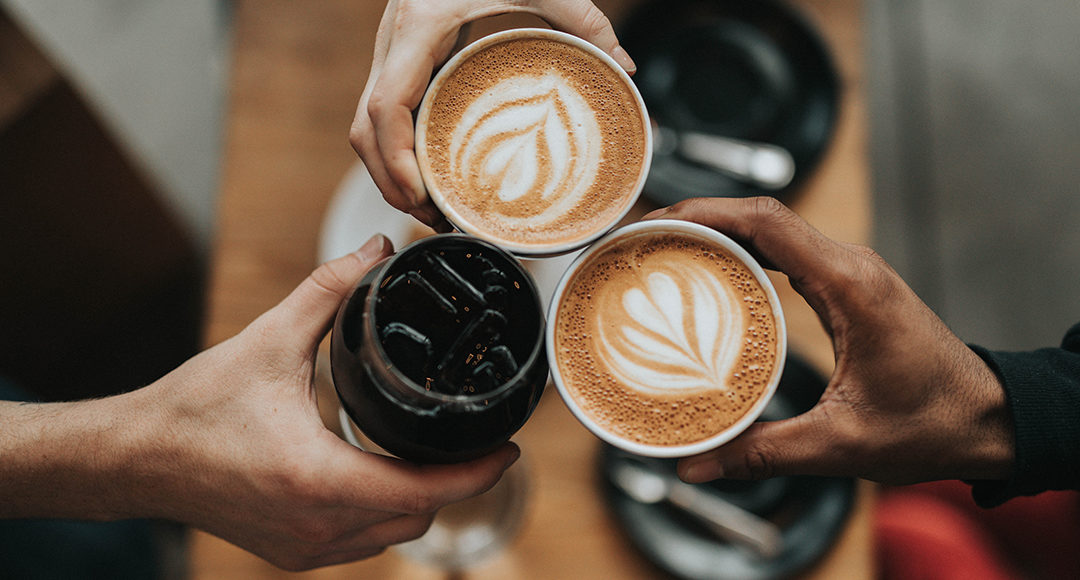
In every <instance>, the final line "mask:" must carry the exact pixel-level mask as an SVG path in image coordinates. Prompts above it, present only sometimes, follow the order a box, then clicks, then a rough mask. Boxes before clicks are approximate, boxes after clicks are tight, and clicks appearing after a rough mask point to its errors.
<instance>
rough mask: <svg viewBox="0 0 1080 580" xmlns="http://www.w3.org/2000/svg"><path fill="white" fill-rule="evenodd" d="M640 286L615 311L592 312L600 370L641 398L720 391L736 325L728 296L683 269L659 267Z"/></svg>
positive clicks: (707, 278) (737, 311)
mask: <svg viewBox="0 0 1080 580" xmlns="http://www.w3.org/2000/svg"><path fill="white" fill-rule="evenodd" d="M664 270H672V271H671V272H670V273H669V272H665V271H664ZM643 282H644V288H639V287H634V288H631V289H629V290H627V291H626V292H625V293H624V294H623V296H622V311H621V312H620V311H619V310H618V309H617V307H615V308H613V307H612V306H613V305H610V304H601V305H600V306H599V308H598V310H599V313H598V322H599V324H598V325H597V326H598V328H599V331H600V337H599V343H598V349H597V355H599V356H600V357H601V358H602V359H603V362H604V364H605V365H607V366H608V367H609V368H611V369H612V373H613V374H614V375H616V376H617V377H618V379H619V380H620V382H622V383H623V384H624V385H626V386H628V387H630V388H632V389H635V390H637V391H640V392H643V393H653V394H675V393H678V392H687V391H695V390H709V389H717V390H721V391H728V390H729V389H730V387H729V386H728V385H727V384H726V383H725V377H726V376H727V375H728V374H729V373H730V372H731V368H732V366H734V364H735V361H736V359H737V358H738V356H739V346H740V345H739V341H738V336H739V334H740V333H739V330H740V329H741V327H742V324H743V319H742V318H743V317H742V311H741V307H740V306H739V305H738V304H735V303H734V301H735V300H736V297H735V296H734V295H733V294H732V292H731V291H730V290H729V289H728V288H726V287H725V286H724V285H723V284H721V283H720V281H719V280H718V279H717V278H716V277H715V276H711V275H708V274H707V273H706V272H704V271H702V270H701V269H697V268H690V267H687V265H686V264H675V265H665V266H663V267H662V268H660V269H657V270H656V271H653V272H651V273H649V274H647V275H646V276H645V279H644V280H643ZM611 312H614V316H612V314H610V313H611ZM612 319H613V320H612Z"/></svg>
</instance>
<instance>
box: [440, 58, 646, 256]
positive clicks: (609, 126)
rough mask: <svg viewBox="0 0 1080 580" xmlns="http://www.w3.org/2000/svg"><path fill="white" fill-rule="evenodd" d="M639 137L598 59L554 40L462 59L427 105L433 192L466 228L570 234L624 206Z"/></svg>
mask: <svg viewBox="0 0 1080 580" xmlns="http://www.w3.org/2000/svg"><path fill="white" fill-rule="evenodd" d="M646 134H647V128H646V127H645V124H644V120H643V119H642V116H641V111H640V108H639V106H638V103H637V99H636V97H635V95H634V93H633V90H632V88H630V87H629V86H627V84H626V83H624V82H623V80H622V79H621V78H620V77H619V75H618V74H617V73H616V72H615V71H613V70H612V69H611V68H610V67H609V66H608V65H607V64H606V63H604V62H603V61H601V60H600V59H598V58H596V57H595V56H593V55H591V54H589V53H587V52H584V51H582V50H580V49H578V48H576V47H573V46H570V45H566V44H563V43H560V42H557V41H554V40H549V39H540V38H516V39H510V40H507V41H504V42H500V43H498V44H495V45H492V46H489V47H486V48H485V49H483V50H481V51H479V52H477V53H476V54H474V55H473V56H472V57H471V58H470V59H468V60H466V61H465V62H463V63H462V64H461V65H460V66H459V68H458V69H457V70H456V71H455V72H454V73H453V74H451V75H450V76H449V77H447V79H446V81H445V82H444V83H443V84H442V86H441V87H440V88H439V90H438V92H437V94H436V95H435V96H434V98H433V100H432V101H431V107H430V115H429V117H428V122H427V131H426V142H427V145H426V149H427V150H426V153H427V158H428V166H429V169H430V174H431V177H432V179H433V181H434V183H433V184H432V189H433V192H434V194H435V195H441V196H442V197H443V200H444V202H445V203H446V204H447V205H450V206H453V207H454V208H455V210H456V211H457V212H458V213H459V214H460V219H462V220H464V221H465V222H466V223H467V224H468V225H470V226H471V228H470V229H471V230H473V231H479V232H483V233H485V234H487V235H489V236H491V237H494V238H496V239H500V240H505V241H507V242H511V243H518V244H530V245H545V244H552V245H554V244H562V243H567V242H572V241H576V240H579V239H582V238H585V237H588V236H589V235H591V234H593V233H594V232H596V231H600V230H602V229H605V228H606V227H608V226H609V225H610V223H611V222H612V221H613V220H615V219H617V218H618V217H619V216H620V215H622V213H623V212H624V211H625V210H626V208H627V207H628V206H629V204H630V203H632V201H633V198H634V194H635V192H636V191H637V188H638V182H639V181H640V179H641V177H642V176H641V175H640V173H641V168H642V166H643V164H644V162H645V159H646V155H647V154H648V152H647V151H645V144H646Z"/></svg>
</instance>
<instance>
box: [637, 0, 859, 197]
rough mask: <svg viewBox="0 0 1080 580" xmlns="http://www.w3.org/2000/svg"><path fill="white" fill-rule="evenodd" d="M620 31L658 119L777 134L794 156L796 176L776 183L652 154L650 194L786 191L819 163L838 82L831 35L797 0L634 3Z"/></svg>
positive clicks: (724, 131)
mask: <svg viewBox="0 0 1080 580" xmlns="http://www.w3.org/2000/svg"><path fill="white" fill-rule="evenodd" d="M618 34H619V40H620V42H621V43H622V45H623V47H625V48H626V50H627V51H628V52H629V53H630V56H632V57H633V58H634V61H635V62H636V63H637V65H638V71H637V74H635V75H634V77H633V78H634V82H635V83H636V84H637V86H638V88H639V89H640V90H641V94H642V97H643V98H644V99H645V104H646V105H647V106H648V108H649V113H650V115H652V117H653V118H654V120H656V121H657V122H659V123H660V124H661V125H664V126H667V127H671V128H673V129H676V130H682V131H699V132H704V133H712V134H716V135H723V136H726V137H733V138H737V139H744V140H750V141H759V142H766V143H773V144H776V145H780V146H782V147H784V148H786V149H787V150H788V151H789V152H790V153H791V155H792V157H793V158H794V160H795V178H794V179H793V180H792V182H791V184H790V185H788V187H787V188H785V189H784V190H782V191H778V192H769V191H765V190H762V189H758V188H756V187H754V186H751V185H747V184H744V183H742V182H740V181H738V180H736V179H734V178H732V177H729V176H727V175H724V174H721V173H718V172H716V171H713V170H711V169H708V168H706V167H704V166H701V165H698V164H696V163H694V162H691V161H687V160H685V159H683V158H681V157H680V156H678V155H677V154H667V155H664V154H658V155H654V156H653V162H652V169H651V171H650V172H649V177H648V180H647V181H646V184H645V191H644V194H645V195H646V196H647V197H649V198H650V199H652V200H653V201H655V202H657V203H660V204H662V205H668V204H671V203H675V202H677V201H679V200H681V199H684V198H686V197H697V196H718V197H745V196H752V195H762V194H767V195H774V196H776V197H781V198H783V197H784V196H785V195H786V194H788V193H790V192H792V191H794V190H795V189H796V188H797V186H798V184H799V182H800V181H802V180H803V179H804V178H805V177H806V176H807V175H808V174H809V173H810V172H811V171H812V170H813V168H814V167H815V166H816V165H817V163H818V161H819V160H820V158H821V156H822V154H823V152H824V151H825V149H826V147H827V146H828V143H829V141H830V139H831V136H832V133H833V127H834V125H835V123H836V114H837V107H838V102H837V101H838V99H839V87H838V85H839V81H838V78H837V74H836V71H835V69H834V67H833V64H832V59H831V57H830V55H829V52H828V50H827V48H826V46H825V44H824V42H823V41H822V40H821V38H820V37H819V35H818V34H817V32H816V31H815V30H814V28H813V27H812V26H811V25H810V24H809V23H808V22H807V20H806V19H805V18H804V17H803V16H802V15H801V14H800V13H798V12H797V11H796V10H795V9H794V8H792V7H791V6H789V5H787V4H786V3H784V2H782V1H778V0H658V1H653V2H649V3H646V4H645V5H643V6H641V7H640V8H638V9H637V10H635V11H634V12H633V13H632V14H631V15H630V16H629V17H628V18H627V19H626V20H625V21H624V22H623V23H621V25H620V26H618Z"/></svg>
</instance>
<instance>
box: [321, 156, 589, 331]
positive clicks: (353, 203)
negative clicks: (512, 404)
mask: <svg viewBox="0 0 1080 580" xmlns="http://www.w3.org/2000/svg"><path fill="white" fill-rule="evenodd" d="M379 233H381V234H383V235H385V236H386V237H388V238H390V241H391V242H393V243H394V249H401V248H403V247H405V246H406V245H408V244H410V243H412V242H414V241H416V240H418V239H420V238H423V237H426V236H428V235H431V234H432V230H431V229H430V228H428V227H427V226H425V225H423V224H421V223H420V222H418V221H417V220H416V219H415V218H413V217H412V216H410V215H408V214H406V213H404V212H401V211H398V210H396V209H394V208H393V207H391V206H390V204H388V203H386V201H385V200H384V199H383V197H382V193H380V192H379V188H378V187H377V186H376V185H375V182H374V181H372V180H371V176H370V175H369V174H368V172H367V169H366V168H365V167H364V164H363V163H356V164H355V165H354V166H353V167H352V168H351V169H349V172H348V173H346V174H345V177H344V178H343V179H342V180H341V184H340V185H339V186H338V189H337V191H336V192H335V193H334V197H333V198H332V199H331V200H330V205H329V206H328V207H327V208H326V215H324V216H323V222H322V229H321V230H320V232H319V250H318V252H319V255H318V259H319V262H320V263H322V262H327V261H330V260H333V259H334V258H340V257H341V256H344V255H346V254H348V253H350V252H353V251H356V249H357V248H359V247H360V246H362V245H363V244H364V242H366V241H367V240H368V238H370V237H371V236H373V235H375V234H379ZM579 253H580V252H573V253H570V254H566V255H563V256H557V257H554V258H536V259H523V260H521V262H522V264H524V265H525V269H526V270H528V271H529V273H530V274H531V275H532V277H533V279H534V280H535V281H536V287H537V290H538V291H539V293H540V301H541V302H542V303H543V305H544V310H545V312H546V311H547V308H548V305H549V303H550V302H551V296H552V294H554V292H555V286H556V285H558V283H559V278H561V277H562V275H563V272H565V271H566V269H567V268H568V267H569V266H570V263H571V262H573V261H574V258H576V257H577V255H578V254H579Z"/></svg>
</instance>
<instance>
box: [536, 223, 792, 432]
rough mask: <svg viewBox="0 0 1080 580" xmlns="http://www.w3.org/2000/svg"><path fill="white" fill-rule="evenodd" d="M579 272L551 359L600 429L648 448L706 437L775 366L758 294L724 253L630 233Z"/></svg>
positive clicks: (737, 412)
mask: <svg viewBox="0 0 1080 580" xmlns="http://www.w3.org/2000/svg"><path fill="white" fill-rule="evenodd" d="M579 272H580V273H579V274H578V276H577V277H576V278H575V280H574V281H572V282H571V284H570V285H569V286H568V287H567V289H566V291H565V294H564V295H563V297H562V300H561V302H560V304H559V315H558V319H557V320H556V323H555V324H556V327H555V347H556V351H557V353H558V361H557V364H558V367H559V373H560V375H561V376H562V380H563V383H564V384H565V386H566V387H567V389H568V391H569V392H570V394H571V396H572V397H574V399H575V400H576V401H577V402H578V404H579V406H581V408H582V409H583V410H584V411H585V412H586V413H587V414H589V415H590V416H591V417H592V418H593V420H594V421H596V422H597V423H598V424H599V425H601V427H603V428H604V429H605V430H607V431H609V432H611V433H613V434H615V435H617V436H619V437H622V438H625V439H628V440H631V441H638V442H641V443H645V444H651V445H683V444H687V443H692V442H694V441H699V440H702V439H705V438H708V437H710V436H712V435H715V434H716V433H718V432H720V431H723V430H724V429H725V428H727V427H728V426H730V425H731V424H733V423H734V422H736V421H737V420H738V419H739V418H741V417H742V416H743V415H744V414H745V413H746V412H747V411H748V410H749V409H750V407H751V406H752V405H753V403H754V402H755V401H756V400H757V399H758V397H759V396H760V395H761V393H762V391H763V390H764V388H765V386H766V385H767V384H768V382H769V380H770V379H771V378H772V375H773V373H774V372H776V364H775V363H776V356H777V330H776V323H775V320H774V318H773V316H772V310H771V308H770V307H769V305H768V298H767V297H766V294H765V291H764V289H763V288H761V286H760V285H759V284H758V283H757V282H756V279H755V278H754V277H753V275H752V274H751V273H750V271H749V270H748V269H747V268H746V266H745V265H744V264H742V262H740V261H739V260H738V259H736V258H735V257H734V256H731V255H730V254H728V253H727V252H726V251H723V250H717V248H715V247H713V246H712V245H710V244H709V243H707V242H705V241H703V240H699V239H697V238H694V237H691V236H688V235H682V234H674V233H672V234H664V235H663V236H659V237H657V236H649V237H645V236H639V237H633V238H629V239H627V240H624V241H622V242H621V243H619V244H618V245H616V246H613V247H611V248H607V249H605V251H604V252H600V253H598V254H597V255H595V256H593V257H592V258H591V259H590V261H589V262H588V263H587V264H584V265H583V266H582V267H581V269H580V271H579ZM672 426H676V427H675V428H673V427H672Z"/></svg>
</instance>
